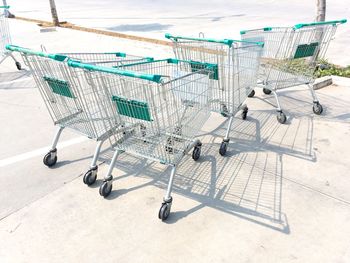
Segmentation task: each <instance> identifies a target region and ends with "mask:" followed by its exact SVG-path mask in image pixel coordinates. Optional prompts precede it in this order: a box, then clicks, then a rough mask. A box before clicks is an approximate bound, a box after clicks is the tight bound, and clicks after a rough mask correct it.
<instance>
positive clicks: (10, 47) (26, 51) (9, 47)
mask: <svg viewBox="0 0 350 263" xmlns="http://www.w3.org/2000/svg"><path fill="white" fill-rule="evenodd" d="M6 49H7V50H11V51H16V52H21V53H24V54H28V55H36V56H40V57H46V58H51V59H54V60H57V61H64V60H65V59H66V58H67V56H65V55H59V54H48V53H45V52H41V51H34V50H31V49H29V48H23V47H19V46H15V45H6Z"/></svg>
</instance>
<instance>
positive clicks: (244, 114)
mask: <svg viewBox="0 0 350 263" xmlns="http://www.w3.org/2000/svg"><path fill="white" fill-rule="evenodd" d="M247 114H248V107H247V106H245V107H244V108H243V110H242V113H241V116H242V120H245V119H247Z"/></svg>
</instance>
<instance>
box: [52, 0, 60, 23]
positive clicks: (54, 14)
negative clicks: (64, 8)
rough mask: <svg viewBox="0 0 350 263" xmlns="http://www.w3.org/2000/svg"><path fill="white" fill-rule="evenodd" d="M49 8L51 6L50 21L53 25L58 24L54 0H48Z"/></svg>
mask: <svg viewBox="0 0 350 263" xmlns="http://www.w3.org/2000/svg"><path fill="white" fill-rule="evenodd" d="M50 8H51V15H52V22H53V24H54V25H55V26H59V25H60V22H59V21H58V16H57V10H56V4H55V0H50Z"/></svg>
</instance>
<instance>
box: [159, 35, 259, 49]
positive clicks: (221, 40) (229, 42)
mask: <svg viewBox="0 0 350 263" xmlns="http://www.w3.org/2000/svg"><path fill="white" fill-rule="evenodd" d="M165 37H166V38H167V39H173V40H174V41H177V40H178V39H184V40H194V41H203V42H211V43H221V44H225V45H228V46H230V47H231V46H232V44H233V43H237V42H238V43H250V44H256V45H259V46H264V43H263V42H253V41H245V40H233V39H213V38H196V37H181V36H173V35H171V34H169V33H166V34H165Z"/></svg>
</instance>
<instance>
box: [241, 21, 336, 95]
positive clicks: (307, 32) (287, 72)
mask: <svg viewBox="0 0 350 263" xmlns="http://www.w3.org/2000/svg"><path fill="white" fill-rule="evenodd" d="M336 29H337V26H336V25H333V24H326V25H317V26H308V27H303V28H300V29H295V28H293V27H273V28H268V29H266V28H265V29H255V30H248V31H245V33H244V34H242V39H244V40H250V41H252V40H254V41H263V42H264V43H265V46H264V51H263V55H262V60H261V68H260V72H259V79H260V81H261V82H262V83H263V84H264V85H267V86H268V87H269V88H271V89H275V90H276V89H281V88H287V87H291V86H296V85H300V84H308V83H312V82H313V81H314V77H313V73H314V72H315V70H316V67H317V61H318V60H319V59H322V58H324V56H325V54H326V51H327V48H328V45H329V43H330V41H331V39H332V37H333V36H334V34H335V32H336Z"/></svg>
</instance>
